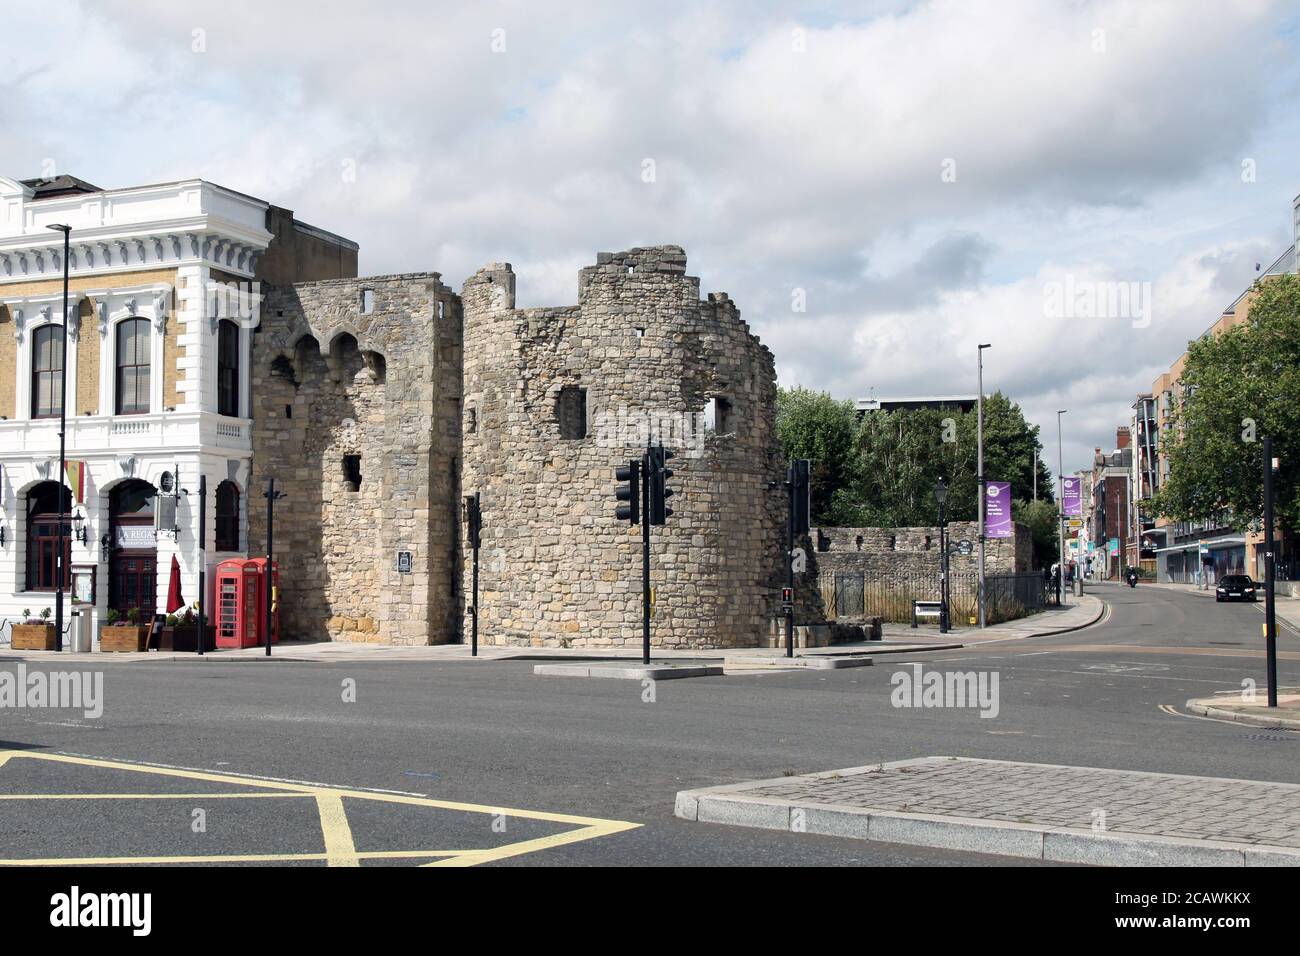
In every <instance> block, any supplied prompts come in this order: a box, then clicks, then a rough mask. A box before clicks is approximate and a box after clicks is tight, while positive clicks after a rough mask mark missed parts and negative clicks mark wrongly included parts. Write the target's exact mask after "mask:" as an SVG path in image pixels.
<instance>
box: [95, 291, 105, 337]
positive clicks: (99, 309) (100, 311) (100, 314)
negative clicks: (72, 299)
mask: <svg viewBox="0 0 1300 956" xmlns="http://www.w3.org/2000/svg"><path fill="white" fill-rule="evenodd" d="M95 318H96V319H97V320H98V322H99V337H100V338H101V339H104V338H108V297H107V296H105V297H103V298H101V299H99V300H97V301H96V302H95Z"/></svg>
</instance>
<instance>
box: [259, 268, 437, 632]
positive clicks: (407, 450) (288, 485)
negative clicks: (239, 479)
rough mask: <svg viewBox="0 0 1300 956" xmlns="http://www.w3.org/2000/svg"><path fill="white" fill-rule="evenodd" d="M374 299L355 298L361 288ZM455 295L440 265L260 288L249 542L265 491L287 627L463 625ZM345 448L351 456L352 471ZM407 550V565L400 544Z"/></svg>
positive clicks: (422, 628)
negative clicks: (270, 481) (271, 489)
mask: <svg viewBox="0 0 1300 956" xmlns="http://www.w3.org/2000/svg"><path fill="white" fill-rule="evenodd" d="M367 289H368V290H371V292H372V293H373V310H372V311H370V312H369V313H363V311H362V303H363V290H367ZM460 389H461V310H460V305H459V300H458V299H457V297H456V296H455V294H454V293H452V292H451V291H450V290H449V289H447V288H446V287H445V286H444V285H443V284H442V282H441V281H440V277H439V275H438V274H437V273H419V274H413V275H396V276H381V277H367V278H364V279H338V280H326V281H321V282H306V283H299V284H296V285H293V286H290V287H270V288H269V289H268V290H267V296H266V299H265V300H264V302H263V305H262V325H261V328H260V329H259V330H258V332H257V334H256V335H255V337H254V345H253V378H252V394H253V420H254V428H253V462H254V481H253V486H252V488H251V489H249V492H247V493H246V495H245V500H246V501H247V502H248V505H249V539H250V549H249V553H250V554H253V555H256V554H261V553H264V544H263V543H264V542H265V539H266V521H265V517H266V502H265V499H264V498H263V497H262V494H263V492H264V490H265V488H264V483H265V478H266V477H268V476H274V477H275V478H276V488H277V491H281V492H283V493H284V494H285V497H284V498H282V499H280V500H279V501H278V502H277V503H276V522H275V532H276V533H275V551H276V557H277V560H278V561H279V562H280V577H281V595H282V596H281V626H282V629H283V631H284V633H285V634H286V636H289V637H310V638H320V637H323V636H326V635H328V636H329V637H330V638H332V639H334V640H348V641H383V642H385V643H392V644H440V643H446V642H448V641H453V640H455V639H457V637H458V636H459V619H460V609H461V608H460V596H459V564H458V539H457V536H458V533H459V524H458V522H459V517H458V514H459V494H460V493H459V482H458V479H457V467H458V456H459V445H460V420H461V409H460ZM345 456H358V457H359V459H360V462H359V468H360V473H361V482H360V486H359V487H356V486H354V485H352V484H350V483H349V482H348V481H347V475H346V473H345ZM402 551H409V552H410V554H411V570H410V573H402V572H400V571H399V569H398V552H402Z"/></svg>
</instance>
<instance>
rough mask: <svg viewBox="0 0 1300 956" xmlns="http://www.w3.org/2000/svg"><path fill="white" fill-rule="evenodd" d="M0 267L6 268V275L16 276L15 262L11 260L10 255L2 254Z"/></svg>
mask: <svg viewBox="0 0 1300 956" xmlns="http://www.w3.org/2000/svg"><path fill="white" fill-rule="evenodd" d="M0 265H3V266H4V270H5V275H7V276H11V275H13V274H14V264H13V260H11V259H10V258H9V253H7V252H0Z"/></svg>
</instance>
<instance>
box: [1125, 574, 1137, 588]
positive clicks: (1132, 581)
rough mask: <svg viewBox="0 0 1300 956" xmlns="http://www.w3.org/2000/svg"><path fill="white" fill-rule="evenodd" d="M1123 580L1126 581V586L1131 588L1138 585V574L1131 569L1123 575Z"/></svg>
mask: <svg viewBox="0 0 1300 956" xmlns="http://www.w3.org/2000/svg"><path fill="white" fill-rule="evenodd" d="M1125 580H1126V581H1128V586H1129V587H1131V588H1135V587H1137V586H1138V576H1137V575H1136V574H1135V573H1133V572H1132V571H1130V572H1129V573H1128V574H1127V575H1126V576H1125Z"/></svg>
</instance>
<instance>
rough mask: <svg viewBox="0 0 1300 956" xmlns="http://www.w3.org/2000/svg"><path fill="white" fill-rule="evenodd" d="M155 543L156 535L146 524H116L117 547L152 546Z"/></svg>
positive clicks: (156, 540) (156, 541)
mask: <svg viewBox="0 0 1300 956" xmlns="http://www.w3.org/2000/svg"><path fill="white" fill-rule="evenodd" d="M157 543H158V535H157V534H156V533H155V532H154V530H153V528H151V527H149V526H148V525H142V524H121V525H118V526H117V546H118V547H119V548H152V547H154V546H155V545H156V544H157Z"/></svg>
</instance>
